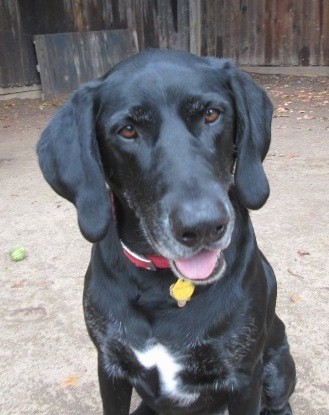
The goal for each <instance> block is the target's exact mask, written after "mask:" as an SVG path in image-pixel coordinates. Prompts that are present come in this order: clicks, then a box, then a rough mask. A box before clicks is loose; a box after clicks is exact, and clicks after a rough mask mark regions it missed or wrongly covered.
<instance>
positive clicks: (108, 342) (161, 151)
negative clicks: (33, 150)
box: [38, 51, 295, 415]
mask: <svg viewBox="0 0 329 415" xmlns="http://www.w3.org/2000/svg"><path fill="white" fill-rule="evenodd" d="M271 117H272V105H271V103H270V101H269V99H268V97H267V96H266V94H265V92H264V91H263V90H262V89H261V88H259V87H258V86H257V85H256V84H255V83H254V82H253V81H252V79H251V78H250V77H249V76H248V75H246V74H244V73H243V72H241V71H239V70H238V69H237V68H236V67H235V66H234V65H233V64H232V63H231V62H229V61H225V60H217V59H213V58H199V57H196V56H193V55H191V54H189V53H185V52H174V51H148V52H143V53H140V54H139V55H136V56H134V57H132V58H130V59H128V60H127V61H125V62H123V63H121V64H119V65H117V66H116V67H115V68H113V69H112V70H111V71H110V72H109V73H108V74H106V75H105V76H104V77H103V78H101V79H99V80H96V81H93V82H90V83H88V84H86V85H84V86H83V87H81V88H80V89H79V90H78V91H77V92H76V93H74V94H73V95H72V97H71V99H70V100H69V101H68V102H67V103H66V104H65V105H64V106H63V108H62V109H61V110H60V111H59V112H58V113H57V115H56V116H55V117H54V118H53V120H52V121H51V122H50V124H49V126H48V127H47V128H46V130H45V131H44V132H43V134H42V138H41V140H40V142H39V144H38V155H39V160H40V166H41V169H42V172H43V174H44V176H45V178H46V180H47V181H48V182H49V183H50V185H51V186H52V187H53V189H54V190H55V191H56V192H57V193H58V194H60V195H61V196H63V197H65V198H66V199H68V200H69V201H71V202H73V203H74V204H75V206H76V208H77V211H78V219H79V226H80V229H81V232H82V234H83V235H84V236H85V237H86V238H87V239H88V240H89V241H91V242H94V246H93V251H92V257H91V261H90V265H89V268H88V271H87V275H86V283H85V291H84V310H85V318H86V323H87V327H88V331H89V334H90V337H91V338H92V340H93V342H94V343H95V345H96V347H97V350H98V356H99V357H98V370H99V383H100V390H101V395H102V400H103V407H104V414H106V415H126V414H128V413H129V405H130V399H131V393H132V388H133V387H134V388H135V389H136V391H137V392H138V394H139V395H140V396H141V398H142V403H141V405H140V407H139V408H138V409H137V410H136V412H135V414H139V415H142V414H144V415H147V414H148V415H151V414H165V415H176V414H177V415H178V414H180V415H181V414H194V415H196V414H199V415H201V414H203V415H215V414H216V415H217V414H222V413H224V412H225V411H228V413H229V414H230V415H259V414H260V413H262V414H277V415H279V414H280V415H288V414H292V411H291V408H290V405H289V403H288V399H289V396H290V395H291V393H292V392H293V390H294V386H295V367H294V363H293V360H292V357H291V355H290V353H289V346H288V343H287V340H286V335H285V328H284V325H283V323H282V322H281V320H279V318H278V317H277V316H276V314H275V302H276V280H275V276H274V274H273V271H272V269H271V267H270V265H269V264H268V262H267V261H266V259H265V258H264V256H263V255H262V253H261V252H260V251H259V249H258V247H257V243H256V239H255V236H254V232H253V228H252V225H251V223H250V219H249V215H248V210H247V209H258V208H260V207H261V206H262V205H263V204H264V203H265V201H266V199H267V197H268V195H269V186H268V182H267V179H266V176H265V173H264V170H263V167H262V161H263V159H264V157H265V155H266V153H267V151H268V148H269V144H270V134H271V132H270V128H271ZM177 281H178V282H177Z"/></svg>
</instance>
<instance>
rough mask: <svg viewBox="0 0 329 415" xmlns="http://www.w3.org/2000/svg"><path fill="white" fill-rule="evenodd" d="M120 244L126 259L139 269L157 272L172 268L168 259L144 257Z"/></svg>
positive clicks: (152, 256)
mask: <svg viewBox="0 0 329 415" xmlns="http://www.w3.org/2000/svg"><path fill="white" fill-rule="evenodd" d="M120 242H121V246H122V249H123V253H124V254H125V256H126V258H127V259H129V261H130V262H132V263H133V264H134V265H136V266H137V267H139V268H144V269H148V270H150V271H156V270H157V269H158V268H161V269H163V268H170V264H169V261H168V259H166V258H164V257H162V256H154V255H147V256H143V255H139V254H136V253H135V252H133V251H131V250H130V249H129V248H128V247H127V246H126V245H125V244H124V243H123V242H122V241H120Z"/></svg>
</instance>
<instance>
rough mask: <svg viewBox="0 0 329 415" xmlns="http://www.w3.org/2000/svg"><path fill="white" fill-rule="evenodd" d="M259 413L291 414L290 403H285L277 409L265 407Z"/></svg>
mask: <svg viewBox="0 0 329 415" xmlns="http://www.w3.org/2000/svg"><path fill="white" fill-rule="evenodd" d="M260 415H293V413H292V409H291V406H290V404H289V403H287V405H285V407H284V408H282V409H280V410H279V411H274V410H271V409H265V410H263V411H262V412H261V413H260Z"/></svg>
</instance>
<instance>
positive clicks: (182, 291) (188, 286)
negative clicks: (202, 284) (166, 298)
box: [170, 280, 195, 307]
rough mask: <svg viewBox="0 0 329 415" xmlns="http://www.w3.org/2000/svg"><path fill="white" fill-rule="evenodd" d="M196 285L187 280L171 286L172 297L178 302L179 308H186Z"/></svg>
mask: <svg viewBox="0 0 329 415" xmlns="http://www.w3.org/2000/svg"><path fill="white" fill-rule="evenodd" d="M194 288H195V287H194V284H192V283H191V282H189V281H185V280H178V281H177V282H176V283H175V284H172V285H171V286H170V295H171V296H172V297H173V298H174V299H175V300H176V301H177V305H178V307H184V305H185V304H186V302H187V301H189V300H190V299H191V297H192V295H193V292H194Z"/></svg>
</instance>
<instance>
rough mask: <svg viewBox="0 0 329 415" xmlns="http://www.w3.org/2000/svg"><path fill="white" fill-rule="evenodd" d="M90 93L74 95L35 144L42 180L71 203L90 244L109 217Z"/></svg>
mask: <svg viewBox="0 0 329 415" xmlns="http://www.w3.org/2000/svg"><path fill="white" fill-rule="evenodd" d="M93 91H94V89H93V88H92V87H91V86H90V84H89V86H88V84H87V85H86V86H84V87H81V88H80V89H79V90H78V91H77V92H75V93H74V94H73V95H72V97H71V98H70V99H69V101H68V102H66V104H64V106H63V107H62V108H61V109H60V110H59V111H58V113H57V114H56V115H55V116H54V118H53V119H52V120H51V121H50V123H49V125H48V126H47V128H46V129H45V130H44V131H43V133H42V135H41V139H40V141H39V142H38V144H37V154H38V157H39V163H40V167H41V171H42V173H43V175H44V177H45V179H46V180H47V182H48V183H49V184H50V186H51V187H52V188H53V189H54V190H55V191H56V192H57V193H58V194H59V195H61V196H63V197H65V198H66V199H67V200H69V201H70V202H72V203H74V205H75V206H76V208H77V212H78V222H79V227H80V230H81V233H82V234H83V236H84V237H85V238H86V239H88V240H89V241H90V242H96V241H99V240H101V239H102V238H103V237H104V236H105V234H106V232H107V229H108V227H109V223H110V217H111V212H110V202H109V191H108V190H107V188H106V185H105V179H104V175H103V168H102V164H101V161H100V154H99V148H98V144H97V141H96V134H95V116H94V92H93Z"/></svg>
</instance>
